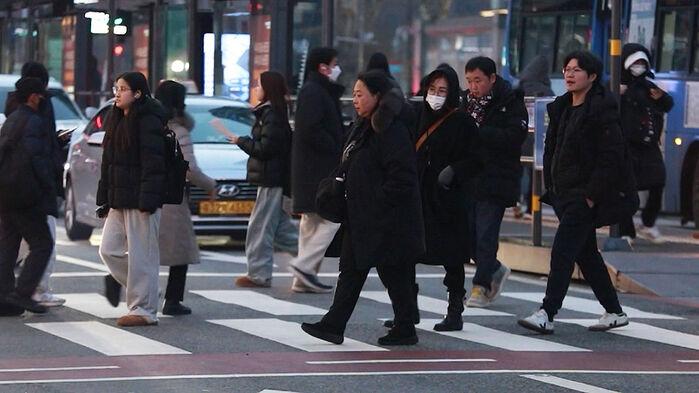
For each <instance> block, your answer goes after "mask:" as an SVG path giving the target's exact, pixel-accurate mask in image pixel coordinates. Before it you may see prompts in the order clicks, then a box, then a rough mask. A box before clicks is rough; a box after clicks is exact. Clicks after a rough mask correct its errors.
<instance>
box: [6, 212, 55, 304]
mask: <svg viewBox="0 0 699 393" xmlns="http://www.w3.org/2000/svg"><path fill="white" fill-rule="evenodd" d="M22 239H25V240H26V241H27V244H28V245H29V255H27V257H26V258H25V259H24V264H23V267H22V273H20V275H19V278H18V279H17V281H16V283H15V273H14V269H15V263H16V262H17V254H18V253H19V245H20V243H21V242H22ZM53 247H54V241H53V237H52V236H51V231H50V230H49V226H48V224H47V223H46V214H42V213H38V212H36V211H33V210H22V211H5V212H0V295H7V294H9V293H11V292H16V293H17V294H18V295H19V296H21V297H25V298H28V297H30V296H31V295H32V294H33V293H34V290H35V289H36V286H37V285H39V281H41V277H42V276H43V275H44V270H45V269H46V265H47V264H48V262H49V258H50V257H51V252H52V251H53Z"/></svg>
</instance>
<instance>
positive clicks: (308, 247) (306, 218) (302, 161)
mask: <svg viewBox="0 0 699 393" xmlns="http://www.w3.org/2000/svg"><path fill="white" fill-rule="evenodd" d="M340 72H341V71H340V66H339V65H337V51H336V50H335V49H333V48H314V49H313V50H311V52H310V54H309V55H308V65H307V69H306V79H305V82H304V84H303V87H302V88H301V91H299V95H298V101H297V103H296V117H295V119H294V126H295V130H294V132H293V138H292V147H291V195H292V209H293V211H294V213H300V214H301V222H300V223H299V252H298V257H296V258H295V259H294V260H293V261H292V262H291V263H290V265H289V266H290V270H291V272H292V273H293V275H294V277H295V280H294V283H293V285H292V288H291V289H292V290H293V291H295V292H314V293H327V292H330V291H332V286H330V285H325V284H323V283H321V282H320V281H319V280H318V270H319V269H320V264H321V262H322V261H323V256H324V255H325V251H326V249H327V248H328V246H329V245H330V243H331V242H332V240H333V238H334V236H335V233H336V232H337V230H338V229H339V228H340V224H336V223H334V222H331V221H328V220H325V219H323V218H322V217H320V216H319V215H318V214H317V213H316V206H315V197H316V191H317V190H318V183H320V181H321V180H322V179H323V178H325V177H327V176H329V175H330V173H331V172H332V171H333V169H334V168H335V167H336V166H337V165H338V164H339V163H340V154H341V152H342V144H343V141H344V130H343V125H342V113H341V110H340V96H342V92H343V91H344V87H343V86H342V85H340V84H337V83H336V82H335V81H336V80H337V77H338V76H339V75H340Z"/></svg>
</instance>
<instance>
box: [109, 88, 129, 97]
mask: <svg viewBox="0 0 699 393" xmlns="http://www.w3.org/2000/svg"><path fill="white" fill-rule="evenodd" d="M130 90H131V89H129V88H128V87H124V86H122V87H119V86H112V93H113V94H114V95H116V94H117V93H123V92H125V91H130Z"/></svg>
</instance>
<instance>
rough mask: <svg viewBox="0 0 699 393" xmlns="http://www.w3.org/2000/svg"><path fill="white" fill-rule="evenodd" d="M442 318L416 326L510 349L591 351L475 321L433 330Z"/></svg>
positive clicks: (421, 322)
mask: <svg viewBox="0 0 699 393" xmlns="http://www.w3.org/2000/svg"><path fill="white" fill-rule="evenodd" d="M440 321H441V320H440V319H423V320H421V321H420V323H419V324H418V325H415V327H416V328H418V329H420V330H425V331H429V332H432V333H436V334H440V335H443V336H448V337H453V338H458V339H460V340H464V341H471V342H475V343H479V344H483V345H487V346H490V347H495V348H501V349H506V350H508V351H530V352H590V350H589V349H585V348H578V347H574V346H570V345H565V344H559V343H556V342H552V341H546V340H542V339H538V338H533V337H529V336H522V335H519V334H512V333H507V332H503V331H500V330H496V329H491V328H487V327H485V326H480V325H476V324H475V323H464V328H463V330H461V331H452V332H437V331H434V330H432V328H433V326H434V325H435V324H436V323H438V322H440Z"/></svg>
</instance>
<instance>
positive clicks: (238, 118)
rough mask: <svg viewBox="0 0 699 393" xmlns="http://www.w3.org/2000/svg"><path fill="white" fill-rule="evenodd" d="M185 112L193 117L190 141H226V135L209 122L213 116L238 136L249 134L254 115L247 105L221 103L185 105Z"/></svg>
mask: <svg viewBox="0 0 699 393" xmlns="http://www.w3.org/2000/svg"><path fill="white" fill-rule="evenodd" d="M186 110H187V113H189V114H190V115H191V116H192V118H194V129H193V130H192V133H191V137H192V143H228V140H227V139H226V137H225V136H224V135H222V134H220V133H219V132H218V131H216V129H214V128H213V127H212V126H211V125H210V124H209V122H210V121H211V120H213V119H214V118H218V119H220V120H221V121H222V122H223V124H224V125H225V126H226V127H227V128H228V129H229V130H231V131H232V132H233V133H234V134H236V135H238V136H245V135H250V129H251V128H252V125H253V124H254V123H255V117H254V116H253V114H252V113H251V112H250V109H249V108H247V107H235V106H221V105H206V104H197V105H189V104H188V105H187V109H186Z"/></svg>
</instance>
